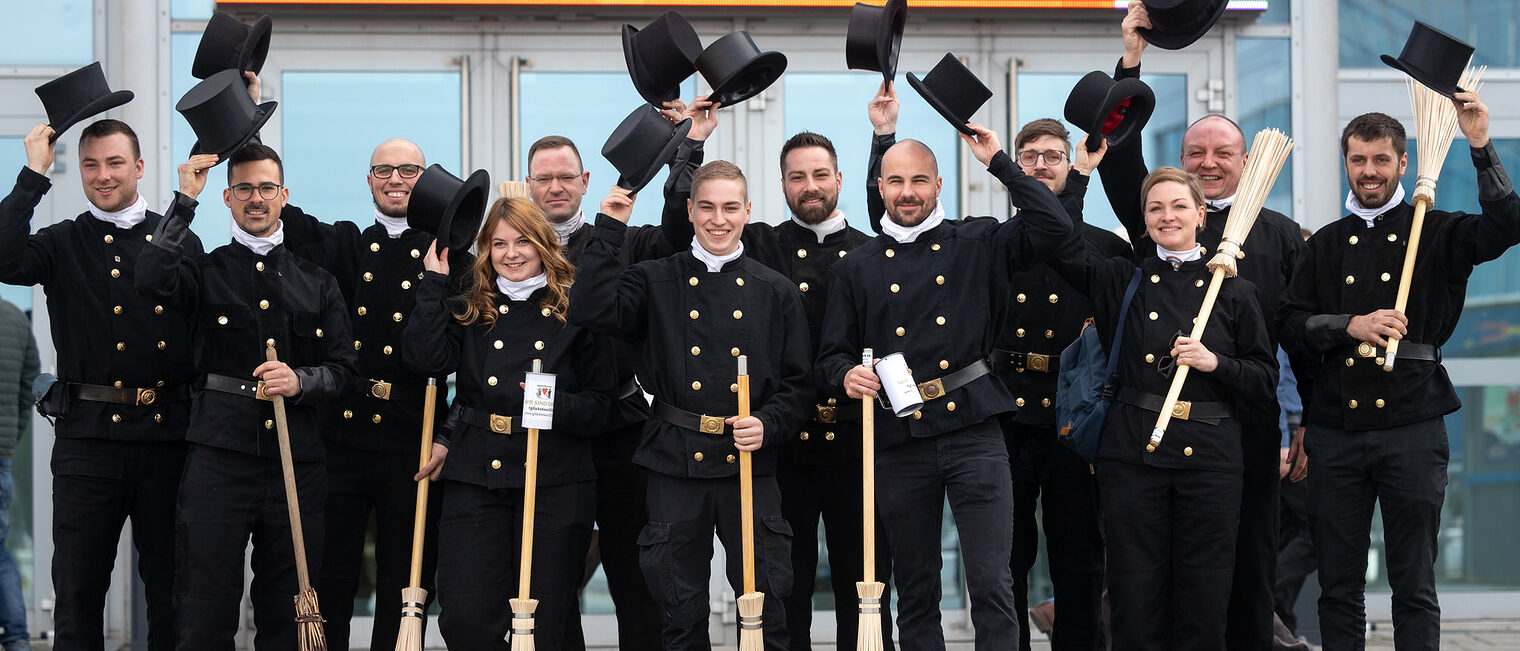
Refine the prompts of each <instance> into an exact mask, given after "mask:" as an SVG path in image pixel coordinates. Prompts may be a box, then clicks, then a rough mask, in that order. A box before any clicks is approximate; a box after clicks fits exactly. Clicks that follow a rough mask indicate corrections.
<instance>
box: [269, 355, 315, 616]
mask: <svg viewBox="0 0 1520 651" xmlns="http://www.w3.org/2000/svg"><path fill="white" fill-rule="evenodd" d="M264 359H265V360H267V361H271V362H278V361H280V360H279V358H278V357H276V356H275V352H274V340H272V339H271V340H270V341H269V342H268V345H267V346H266V347H265V348H264ZM269 401H270V402H271V403H274V426H275V434H276V438H277V439H278V440H279V442H280V470H281V472H282V474H283V475H284V476H285V509H286V510H287V511H288V512H289V515H290V541H291V543H292V544H293V545H294V546H295V549H294V551H295V557H296V584H297V586H298V587H299V588H300V591H301V592H306V591H307V590H310V589H311V576H310V575H308V574H307V571H306V536H304V535H302V533H301V501H300V496H299V495H298V494H297V492H296V468H295V464H294V462H292V461H291V458H290V456H291V455H290V426H289V425H287V424H286V420H285V397H284V396H277V395H271V396H269Z"/></svg>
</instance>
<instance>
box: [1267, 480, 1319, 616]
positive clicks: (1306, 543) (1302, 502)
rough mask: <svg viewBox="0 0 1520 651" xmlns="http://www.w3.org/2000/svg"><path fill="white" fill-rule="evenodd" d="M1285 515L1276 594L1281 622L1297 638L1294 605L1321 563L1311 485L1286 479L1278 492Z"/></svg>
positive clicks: (1279, 552) (1279, 546)
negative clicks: (1311, 507) (1316, 546)
mask: <svg viewBox="0 0 1520 651" xmlns="http://www.w3.org/2000/svg"><path fill="white" fill-rule="evenodd" d="M1278 495H1279V496H1280V499H1279V501H1280V502H1281V503H1282V511H1281V512H1280V515H1279V516H1278V521H1279V522H1280V523H1281V532H1280V533H1281V534H1282V535H1281V537H1280V539H1279V541H1280V542H1279V544H1278V547H1277V586H1276V588H1274V589H1273V591H1272V601H1273V603H1275V604H1276V608H1277V618H1278V619H1280V620H1282V623H1283V626H1286V627H1287V628H1288V630H1289V631H1291V632H1292V633H1293V634H1294V635H1297V634H1298V616H1297V615H1295V614H1293V605H1294V604H1296V603H1298V593H1299V592H1301V591H1303V589H1304V582H1305V581H1306V580H1308V578H1309V575H1310V574H1313V573H1314V570H1315V567H1316V565H1317V562H1316V560H1315V554H1314V540H1313V538H1311V537H1310V535H1309V511H1308V509H1309V484H1308V482H1307V481H1299V482H1294V481H1291V480H1288V479H1283V480H1282V483H1281V485H1280V488H1279V490H1278Z"/></svg>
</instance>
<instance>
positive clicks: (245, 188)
mask: <svg viewBox="0 0 1520 651" xmlns="http://www.w3.org/2000/svg"><path fill="white" fill-rule="evenodd" d="M254 187H255V186H254V185H253V184H252V183H239V184H237V185H234V186H232V187H231V188H228V189H229V190H232V198H234V199H237V200H238V201H247V200H249V199H252V198H253V189H254ZM257 187H258V189H259V196H260V197H263V198H264V200H265V201H273V200H274V198H275V197H278V196H280V188H281V187H283V186H280V185H278V184H274V183H263V184H260V185H258V186H257Z"/></svg>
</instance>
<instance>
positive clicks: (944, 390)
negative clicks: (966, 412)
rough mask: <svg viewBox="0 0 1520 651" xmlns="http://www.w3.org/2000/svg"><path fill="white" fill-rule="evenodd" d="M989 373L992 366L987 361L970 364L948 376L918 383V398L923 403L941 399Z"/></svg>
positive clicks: (982, 360) (981, 360)
mask: <svg viewBox="0 0 1520 651" xmlns="http://www.w3.org/2000/svg"><path fill="white" fill-rule="evenodd" d="M991 372H992V366H991V365H990V364H988V363H987V360H985V359H979V360H976V361H975V362H972V363H971V365H970V366H967V367H966V368H963V369H961V370H959V371H956V372H954V373H951V374H949V375H945V376H941V377H937V378H934V379H932V380H929V381H928V382H919V383H918V396H919V397H920V398H923V399H924V402H928V401H930V400H934V399H936V398H943V397H945V394H948V393H950V392H951V391H954V390H956V389H959V388H961V387H963V386H966V385H968V384H971V381H972V380H975V379H977V378H979V377H981V376H983V375H986V374H988V373H991Z"/></svg>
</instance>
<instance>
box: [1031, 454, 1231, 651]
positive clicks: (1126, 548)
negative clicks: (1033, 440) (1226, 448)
mask: <svg viewBox="0 0 1520 651" xmlns="http://www.w3.org/2000/svg"><path fill="white" fill-rule="evenodd" d="M1240 485H1241V479H1240V475H1239V474H1238V473H1230V472H1220V471H1211V470H1173V469H1167V468H1153V467H1150V466H1145V465H1140V464H1133V463H1125V462H1121V461H1110V460H1107V459H1099V461H1098V499H1099V501H1100V502H1101V503H1102V504H1103V528H1104V533H1105V534H1106V536H1107V541H1108V586H1109V604H1110V605H1111V607H1112V609H1113V614H1112V619H1111V623H1110V625H1111V626H1112V633H1113V635H1112V636H1113V651H1129V650H1131V649H1137V650H1142V649H1143V650H1146V651H1174V650H1175V651H1184V650H1197V651H1218V650H1219V649H1223V648H1224V647H1225V641H1224V630H1225V611H1226V609H1227V607H1228V606H1227V604H1228V601H1229V598H1230V580H1231V577H1232V576H1233V575H1234V568H1235V534H1236V528H1237V526H1238V524H1239V520H1240V493H1241V487H1240ZM1058 626H1059V624H1058Z"/></svg>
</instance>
